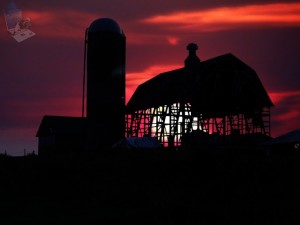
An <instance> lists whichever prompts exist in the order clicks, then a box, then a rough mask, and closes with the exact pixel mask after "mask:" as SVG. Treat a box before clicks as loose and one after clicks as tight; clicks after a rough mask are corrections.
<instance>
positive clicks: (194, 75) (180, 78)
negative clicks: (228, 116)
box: [126, 54, 273, 114]
mask: <svg viewBox="0 0 300 225" xmlns="http://www.w3.org/2000/svg"><path fill="white" fill-rule="evenodd" d="M177 102H185V103H187V102H188V103H190V104H191V105H192V110H193V111H194V112H195V113H202V114H205V113H210V114H211V113H214V114H218V113H219V114H223V113H228V112H249V111H253V110H256V109H261V108H262V107H266V106H273V103H272V101H271V100H270V98H269V96H268V94H267V92H266V90H265V89H264V87H263V85H262V83H261V81H260V79H259V78H258V76H257V74H256V72H255V71H254V70H253V69H252V68H251V67H249V66H248V65H246V64H245V63H243V62H242V61H241V60H239V59H238V58H237V57H235V56H234V55H233V54H225V55H221V56H218V57H215V58H212V59H209V60H206V61H202V62H200V61H199V62H197V63H195V64H193V65H192V66H185V67H183V68H179V69H176V70H173V71H169V72H165V73H161V74H159V75H157V76H155V77H154V78H152V79H150V80H148V81H146V82H144V83H143V84H141V85H139V86H138V88H137V90H136V91H135V93H134V94H133V96H132V97H131V99H130V100H129V102H128V104H127V106H126V110H127V113H132V112H134V111H136V110H141V109H147V108H152V107H159V106H162V105H169V104H173V103H177Z"/></svg>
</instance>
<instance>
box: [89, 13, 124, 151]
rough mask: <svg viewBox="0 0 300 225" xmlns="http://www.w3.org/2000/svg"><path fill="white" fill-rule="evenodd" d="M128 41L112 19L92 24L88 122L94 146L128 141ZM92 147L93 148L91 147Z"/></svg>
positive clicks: (96, 21) (101, 19)
mask: <svg viewBox="0 0 300 225" xmlns="http://www.w3.org/2000/svg"><path fill="white" fill-rule="evenodd" d="M125 50H126V37H125V35H124V33H123V31H122V29H121V28H120V26H119V25H118V24H117V23H116V22H115V21H114V20H112V19H109V18H100V19H97V20H95V21H94V22H92V23H91V25H90V27H89V28H88V37H87V119H88V123H89V127H90V129H89V130H90V132H89V136H90V140H91V142H92V143H90V144H92V146H93V147H94V148H95V147H98V146H111V145H112V144H113V143H114V142H116V141H118V140H119V139H121V138H123V137H124V133H125V122H124V110H125ZM90 146H91V145H90Z"/></svg>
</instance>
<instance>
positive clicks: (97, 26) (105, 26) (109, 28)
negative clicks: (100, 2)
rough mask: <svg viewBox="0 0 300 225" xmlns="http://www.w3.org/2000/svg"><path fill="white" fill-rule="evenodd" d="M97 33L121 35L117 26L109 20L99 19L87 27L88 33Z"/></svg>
mask: <svg viewBox="0 0 300 225" xmlns="http://www.w3.org/2000/svg"><path fill="white" fill-rule="evenodd" d="M97 31H102V32H112V33H118V34H123V31H122V29H121V28H120V26H119V24H118V23H117V22H116V21H114V20H113V19H110V18H99V19H96V20H94V22H92V23H91V25H90V27H89V32H97Z"/></svg>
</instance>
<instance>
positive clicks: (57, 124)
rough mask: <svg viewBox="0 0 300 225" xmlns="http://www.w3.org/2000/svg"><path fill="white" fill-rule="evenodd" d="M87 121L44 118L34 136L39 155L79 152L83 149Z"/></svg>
mask: <svg viewBox="0 0 300 225" xmlns="http://www.w3.org/2000/svg"><path fill="white" fill-rule="evenodd" d="M86 130H87V121H86V119H85V118H82V117H67V116H47V115H46V116H44V117H43V120H42V122H41V124H40V127H39V129H38V132H37V134H36V136H37V137H38V141H39V142H38V149H39V153H38V154H39V155H41V156H44V155H50V154H64V153H68V152H79V151H82V150H83V149H84V148H85V143H86Z"/></svg>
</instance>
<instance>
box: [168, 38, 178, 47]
mask: <svg viewBox="0 0 300 225" xmlns="http://www.w3.org/2000/svg"><path fill="white" fill-rule="evenodd" d="M167 40H168V43H169V44H170V45H177V44H178V42H179V38H177V37H168V38H167Z"/></svg>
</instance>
